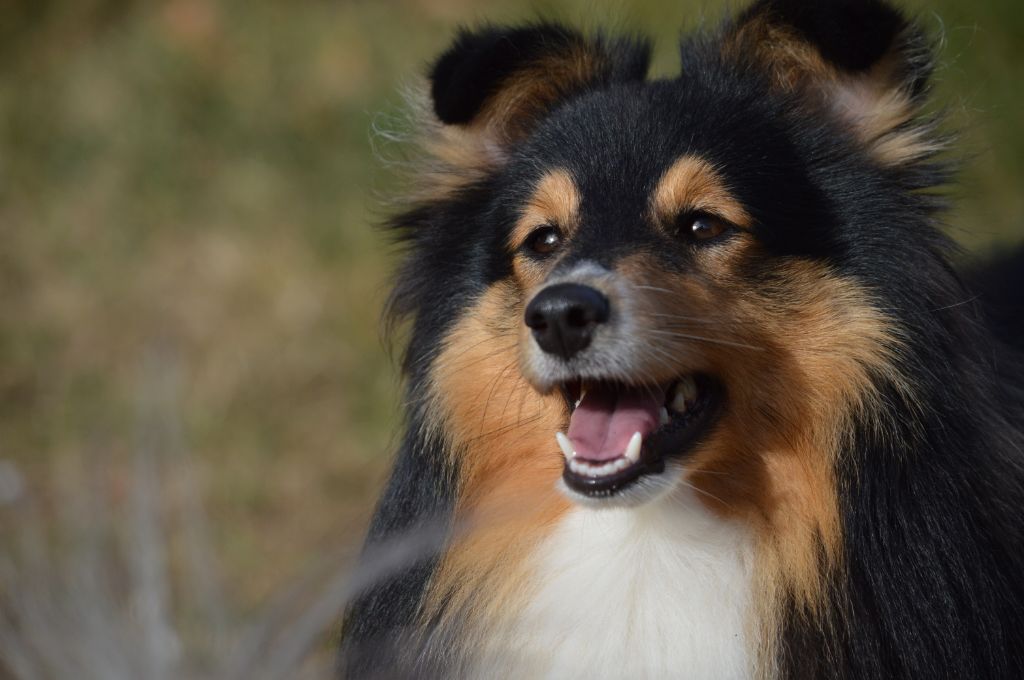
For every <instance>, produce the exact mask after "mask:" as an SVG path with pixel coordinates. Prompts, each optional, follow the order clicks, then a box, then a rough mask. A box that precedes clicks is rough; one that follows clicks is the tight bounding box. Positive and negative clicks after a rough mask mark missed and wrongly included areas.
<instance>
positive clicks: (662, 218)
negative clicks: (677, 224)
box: [652, 156, 754, 229]
mask: <svg viewBox="0 0 1024 680" xmlns="http://www.w3.org/2000/svg"><path fill="white" fill-rule="evenodd" d="M652 204H653V205H652V208H653V210H654V215H655V217H656V218H657V222H658V223H659V224H671V223H672V221H673V220H674V219H675V218H676V217H677V216H678V215H679V214H680V213H684V212H687V211H697V210H700V211H706V212H708V213H711V214H712V215H717V216H719V217H721V218H723V219H725V220H728V221H729V222H731V223H732V224H734V225H736V226H737V227H742V228H744V229H749V228H750V227H751V226H753V223H754V220H753V219H752V218H751V217H750V214H749V213H748V212H747V211H746V209H745V208H744V207H743V205H742V204H741V203H740V202H739V200H738V199H737V198H736V197H735V196H733V195H732V193H731V192H730V191H729V189H728V188H727V187H726V184H725V181H724V180H723V179H722V177H721V175H719V174H718V172H717V171H716V170H715V169H714V168H713V167H712V166H711V164H710V163H708V162H707V161H705V160H703V159H701V158H697V157H696V156H683V157H681V158H679V159H678V160H676V162H675V163H673V164H672V165H671V167H669V169H668V170H666V171H665V174H663V175H662V176H661V179H660V180H658V185H657V187H655V189H654V194H653V195H652Z"/></svg>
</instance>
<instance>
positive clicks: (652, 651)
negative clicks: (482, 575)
mask: <svg viewBox="0 0 1024 680" xmlns="http://www.w3.org/2000/svg"><path fill="white" fill-rule="evenodd" d="M533 559H534V571H533V572H532V573H533V578H534V579H535V583H537V584H538V586H537V590H536V591H535V592H534V593H533V594H532V597H531V598H530V600H529V602H528V604H527V605H526V607H525V608H524V611H523V612H521V614H519V615H518V616H517V617H516V618H515V619H514V620H513V621H511V622H510V623H509V624H508V625H507V626H503V627H502V630H500V631H498V635H497V636H496V637H494V638H492V640H491V642H492V644H493V645H494V646H495V647H500V648H501V649H502V650H504V651H502V652H498V650H497V649H493V648H492V649H491V650H490V652H491V653H487V654H485V656H487V657H490V658H488V659H487V660H483V659H481V661H482V666H478V670H479V672H480V675H481V677H499V676H500V677H521V678H525V677H530V678H534V677H544V678H631V679H632V678H695V679H700V678H709V679H710V678H714V679H715V680H724V679H728V678H749V677H750V676H751V675H752V673H753V663H754V654H753V651H752V650H753V649H754V645H753V643H754V640H753V635H752V632H751V630H750V628H749V626H750V616H749V614H750V607H751V568H750V567H751V548H750V538H749V536H748V535H747V533H746V532H745V531H744V530H743V529H742V528H741V527H740V526H738V525H735V524H732V523H728V522H725V521H723V520H721V519H719V518H717V517H715V516H713V515H711V514H710V513H709V512H707V510H706V509H705V508H704V507H703V506H702V505H701V504H700V503H698V502H697V500H696V499H695V498H694V496H693V492H692V491H689V490H688V489H681V490H679V491H678V492H676V493H675V494H674V495H671V496H668V497H666V498H662V499H660V500H659V501H657V502H655V503H652V504H650V505H647V506H643V507H640V508H631V509H621V508H611V509H597V510H595V509H589V508H576V509H574V510H572V511H571V512H570V513H569V515H567V516H566V517H565V518H564V519H563V520H562V521H561V522H560V524H559V526H558V527H557V528H556V529H555V530H554V532H553V534H552V535H551V536H550V537H549V538H548V539H547V540H546V542H545V544H544V545H543V546H542V547H541V548H540V549H539V550H538V552H537V553H536V555H534V558H533Z"/></svg>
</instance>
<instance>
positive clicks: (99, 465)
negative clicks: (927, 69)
mask: <svg viewBox="0 0 1024 680" xmlns="http://www.w3.org/2000/svg"><path fill="white" fill-rule="evenodd" d="M915 6H916V7H921V8H925V7H927V8H928V11H929V12H930V11H934V12H935V13H936V15H938V16H941V17H942V18H943V24H942V26H944V39H945V42H946V46H945V51H944V53H943V66H942V68H941V69H940V71H939V74H938V76H939V77H938V87H937V96H938V99H939V100H940V101H942V102H945V103H947V104H948V105H949V106H950V109H951V120H952V121H953V123H955V124H956V125H958V126H960V127H963V128H964V129H965V132H964V135H963V142H962V145H961V151H963V152H964V153H966V154H970V156H971V159H970V162H969V164H968V166H967V170H966V172H965V175H964V183H963V185H962V188H961V189H959V190H958V191H957V195H958V196H959V197H960V199H961V200H960V201H959V203H958V206H957V209H956V211H955V212H954V213H953V215H952V216H951V224H952V228H953V229H954V231H955V233H956V234H957V235H958V237H960V238H961V239H962V240H963V241H964V242H965V243H966V244H968V245H969V246H972V247H975V248H982V247H986V246H989V245H992V244H996V243H1008V242H1011V241H1015V240H1020V238H1021V236H1022V235H1024V198H1022V192H1021V191H1020V186H1021V183H1022V178H1024V129H1022V126H1021V124H1020V121H1019V119H1020V117H1021V111H1024V88H1021V87H1020V83H1019V75H1020V74H1021V73H1024V46H1022V44H1021V43H1020V36H1021V35H1024V9H1021V7H1022V6H1020V5H1019V4H1018V3H1014V2H1010V1H1009V0H989V1H988V2H984V3H981V2H979V3H971V4H970V5H964V4H963V3H959V2H954V1H953V0H943V1H942V2H938V3H935V4H934V5H932V4H928V5H925V3H923V2H919V3H917V4H916V5H915ZM596 7H597V4H596V3H594V2H592V0H587V1H584V0H565V1H564V2H562V1H555V0H544V1H543V2H536V3H534V4H531V5H527V4H521V3H514V2H509V1H508V0H500V1H498V2H493V3H488V4H487V6H486V7H484V6H483V5H475V4H471V3H469V2H467V1H466V0H430V1H428V0H404V1H401V2H380V1H377V2H369V1H360V2H356V1H350V2H322V1H315V0H298V1H296V2H289V3H283V2H269V1H266V2H243V1H242V0H226V1H225V2H222V3H206V2H202V1H201V0H172V1H170V2H163V3H140V2H132V1H131V0H88V1H86V0H65V1H63V2H61V1H56V0H50V1H48V2H29V0H24V2H22V3H7V4H4V5H3V6H2V8H0V27H2V28H0V45H2V47H0V239H2V242H0V458H3V459H8V460H13V461H14V462H15V463H16V464H18V465H19V466H20V467H21V468H22V469H23V470H24V471H25V472H26V474H27V477H28V479H29V481H30V485H31V487H32V489H33V490H34V492H35V493H36V494H38V495H40V496H41V497H43V498H44V499H45V500H46V501H47V502H48V503H49V504H51V505H53V506H59V505H60V504H61V501H62V498H63V497H64V496H63V494H64V492H65V491H66V489H68V488H73V487H74V486H75V485H76V477H75V475H76V474H79V473H78V472H76V471H83V470H86V471H90V473H91V474H98V475H100V476H101V477H102V478H103V479H104V480H105V482H104V483H105V484H106V485H108V486H109V487H110V488H111V489H113V490H114V491H115V492H116V490H117V489H118V488H119V485H120V484H122V483H123V478H124V477H125V475H126V470H127V469H128V468H127V465H128V463H127V462H126V461H127V460H128V457H129V454H130V453H131V452H132V450H133V449H134V448H135V447H136V446H137V442H138V438H139V428H140V425H139V415H138V411H139V408H138V401H139V394H140V391H142V390H144V388H145V384H146V377H145V371H144V370H143V366H144V364H145V357H146V356H149V355H150V354H151V353H153V352H159V353H161V354H162V355H167V356H171V357H173V363H174V365H175V366H176V367H177V368H176V371H177V373H178V384H179V386H180V387H179V389H178V392H177V393H176V394H177V397H176V402H175V403H176V405H177V406H176V410H177V411H178V412H179V414H180V417H181V419H182V428H183V430H182V440H183V445H184V447H185V448H187V449H188V450H189V451H190V452H191V454H192V456H193V458H194V460H195V461H197V463H198V470H199V473H200V482H201V489H202V491H203V495H204V498H205V499H206V501H207V507H208V511H209V513H210V516H211V518H212V532H213V536H214V540H215V544H216V545H217V546H218V555H217V556H216V557H217V558H218V560H219V561H220V562H221V564H222V567H223V570H224V573H226V574H230V575H231V577H230V582H229V583H228V584H227V585H228V586H229V595H230V596H231V598H232V599H234V600H235V601H236V602H238V603H240V605H241V606H242V607H249V606H252V605H254V604H255V603H257V602H259V601H261V600H263V599H264V598H265V597H266V596H267V594H268V593H270V592H271V591H272V590H273V589H274V587H275V586H277V585H278V584H280V582H281V581H282V579H284V578H285V577H286V576H289V575H292V574H295V573H297V572H298V571H300V570H301V568H302V565H304V564H305V563H306V562H308V561H309V559H310V558H311V557H312V556H314V555H316V554H318V553H320V552H322V551H325V550H327V549H329V548H330V547H332V546H335V545H337V544H339V543H354V542H357V541H358V540H359V539H360V536H361V533H362V530H363V522H364V521H365V518H366V517H367V515H368V512H369V510H370V508H371V505H372V502H373V498H374V497H375V495H376V493H377V490H378V489H379V485H380V483H381V482H382V480H383V476H384V474H385V470H386V465H387V461H388V458H389V452H390V450H391V448H392V445H393V442H394V438H395V436H396V432H395V430H396V427H397V423H398V378H397V376H396V371H395V369H394V366H393V365H392V363H391V361H390V360H389V358H388V356H387V354H386V353H385V351H384V349H383V347H382V345H381V343H380V340H379V336H378V324H377V320H378V314H379V310H380V308H381V306H382V304H383V300H384V298H385V295H386V289H387V280H388V273H389V271H390V269H391V266H392V264H393V257H392V256H391V255H390V254H389V252H388V249H387V247H386V244H385V242H384V241H383V239H382V238H381V237H380V236H379V235H378V234H376V233H375V232H374V231H373V230H372V229H371V224H372V223H373V222H374V221H376V220H377V219H378V218H379V217H380V212H379V210H377V209H376V207H375V205H376V204H375V201H374V198H373V192H374V190H382V191H384V192H385V193H386V190H387V187H388V186H389V182H390V179H389V178H388V176H387V174H386V173H385V172H382V171H381V170H380V169H379V167H378V166H379V164H378V162H377V161H376V160H375V159H374V157H373V154H372V152H371V145H370V139H369V130H370V127H371V122H372V120H373V118H374V116H375V115H376V114H377V113H378V112H380V111H386V110H391V109H392V108H393V107H394V106H395V105H396V104H397V103H398V102H399V101H400V97H399V96H398V93H397V92H398V87H399V86H400V85H401V84H402V83H403V82H408V81H409V79H410V78H411V77H413V76H414V75H416V74H418V73H421V72H422V71H423V69H424V65H425V64H426V63H427V61H428V60H429V59H430V58H432V56H434V55H435V54H436V53H437V52H438V51H439V50H440V49H442V48H443V47H444V45H445V43H446V40H447V38H448V36H450V34H451V31H452V30H453V28H454V27H455V26H456V24H458V23H460V22H466V21H470V22H472V21H476V20H480V19H484V18H490V19H495V20H511V19H517V18H524V17H535V16H537V15H538V14H543V15H547V16H560V17H563V18H566V19H570V20H574V21H579V22H581V23H583V24H584V25H588V26H596V25H600V24H602V23H604V22H603V21H602V20H603V19H605V18H608V19H611V20H613V22H614V23H615V24H616V25H619V26H622V27H626V28H632V29H637V30H645V31H649V32H652V33H653V34H655V35H656V37H657V38H658V40H659V43H658V52H657V59H656V70H657V71H658V72H659V73H663V74H664V73H671V72H672V71H674V70H675V69H677V68H678V65H677V64H676V63H675V62H676V56H675V48H674V44H673V43H674V37H675V36H676V34H677V32H678V28H679V27H681V26H693V25H694V24H696V23H697V22H698V21H699V18H700V12H701V11H703V12H704V13H705V14H707V15H708V16H710V17H712V18H713V17H716V16H719V15H720V3H715V2H710V1H709V2H707V3H698V2H681V1H673V2H667V1H662V2H654V1H652V0H638V1H637V2H632V3H629V5H628V7H626V6H625V5H623V6H620V7H618V8H613V9H608V6H602V7H601V8H600V9H599V10H598V9H595V8H596ZM700 8H703V10H701V9H700ZM926 20H927V21H928V23H929V24H931V25H932V26H933V27H935V28H936V29H938V28H939V26H940V24H939V21H938V19H936V18H931V16H930V15H928V14H926ZM55 480H56V481H55ZM115 498H116V493H115Z"/></svg>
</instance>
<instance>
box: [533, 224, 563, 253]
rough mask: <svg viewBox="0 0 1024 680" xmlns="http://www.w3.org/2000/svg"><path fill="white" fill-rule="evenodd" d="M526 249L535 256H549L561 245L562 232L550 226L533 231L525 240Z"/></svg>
mask: <svg viewBox="0 0 1024 680" xmlns="http://www.w3.org/2000/svg"><path fill="white" fill-rule="evenodd" d="M525 245H526V247H527V248H528V249H529V250H530V251H531V252H533V253H536V254H537V255H550V254H551V253H553V252H555V251H556V250H558V246H560V245H562V232H561V231H559V229H558V227H555V226H552V225H550V224H547V225H544V226H543V227H540V228H539V229H534V230H533V232H532V233H531V234H530V236H529V237H527V239H526V244H525Z"/></svg>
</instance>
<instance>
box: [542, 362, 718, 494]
mask: <svg viewBox="0 0 1024 680" xmlns="http://www.w3.org/2000/svg"><path fill="white" fill-rule="evenodd" d="M563 392H564V394H565V396H566V398H567V399H568V401H569V406H570V411H571V416H570V419H569V431H568V434H563V433H562V432H559V433H557V434H556V435H555V436H556V438H557V439H558V446H559V447H560V448H561V449H562V453H563V454H564V455H565V469H564V471H563V473H562V479H563V480H564V481H565V484H566V486H568V487H569V488H570V489H572V490H573V491H575V492H577V493H580V494H583V495H585V496H590V497H604V496H611V495H614V494H616V493H618V492H620V491H622V490H624V489H626V488H628V487H630V486H631V485H633V484H635V483H636V482H637V481H639V480H640V479H641V478H642V477H644V476H645V475H657V474H661V473H662V472H664V471H665V462H666V460H668V459H670V458H678V457H682V456H683V455H685V454H686V453H687V452H688V451H690V450H691V449H692V448H693V447H694V446H696V444H697V443H698V442H699V441H700V439H701V437H702V435H703V434H704V433H705V432H707V431H708V430H709V429H710V426H711V424H712V422H713V420H714V417H715V415H716V413H717V411H718V406H719V404H720V401H721V398H720V393H721V391H720V389H719V388H718V385H717V383H715V381H713V380H712V379H710V378H708V377H706V376H702V375H687V376H683V377H681V378H679V379H677V380H675V381H673V382H672V383H670V384H667V385H664V386H661V387H655V386H632V385H627V384H624V383H616V382H603V381H594V382H591V381H587V382H582V381H577V382H573V383H569V384H566V385H564V386H563Z"/></svg>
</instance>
